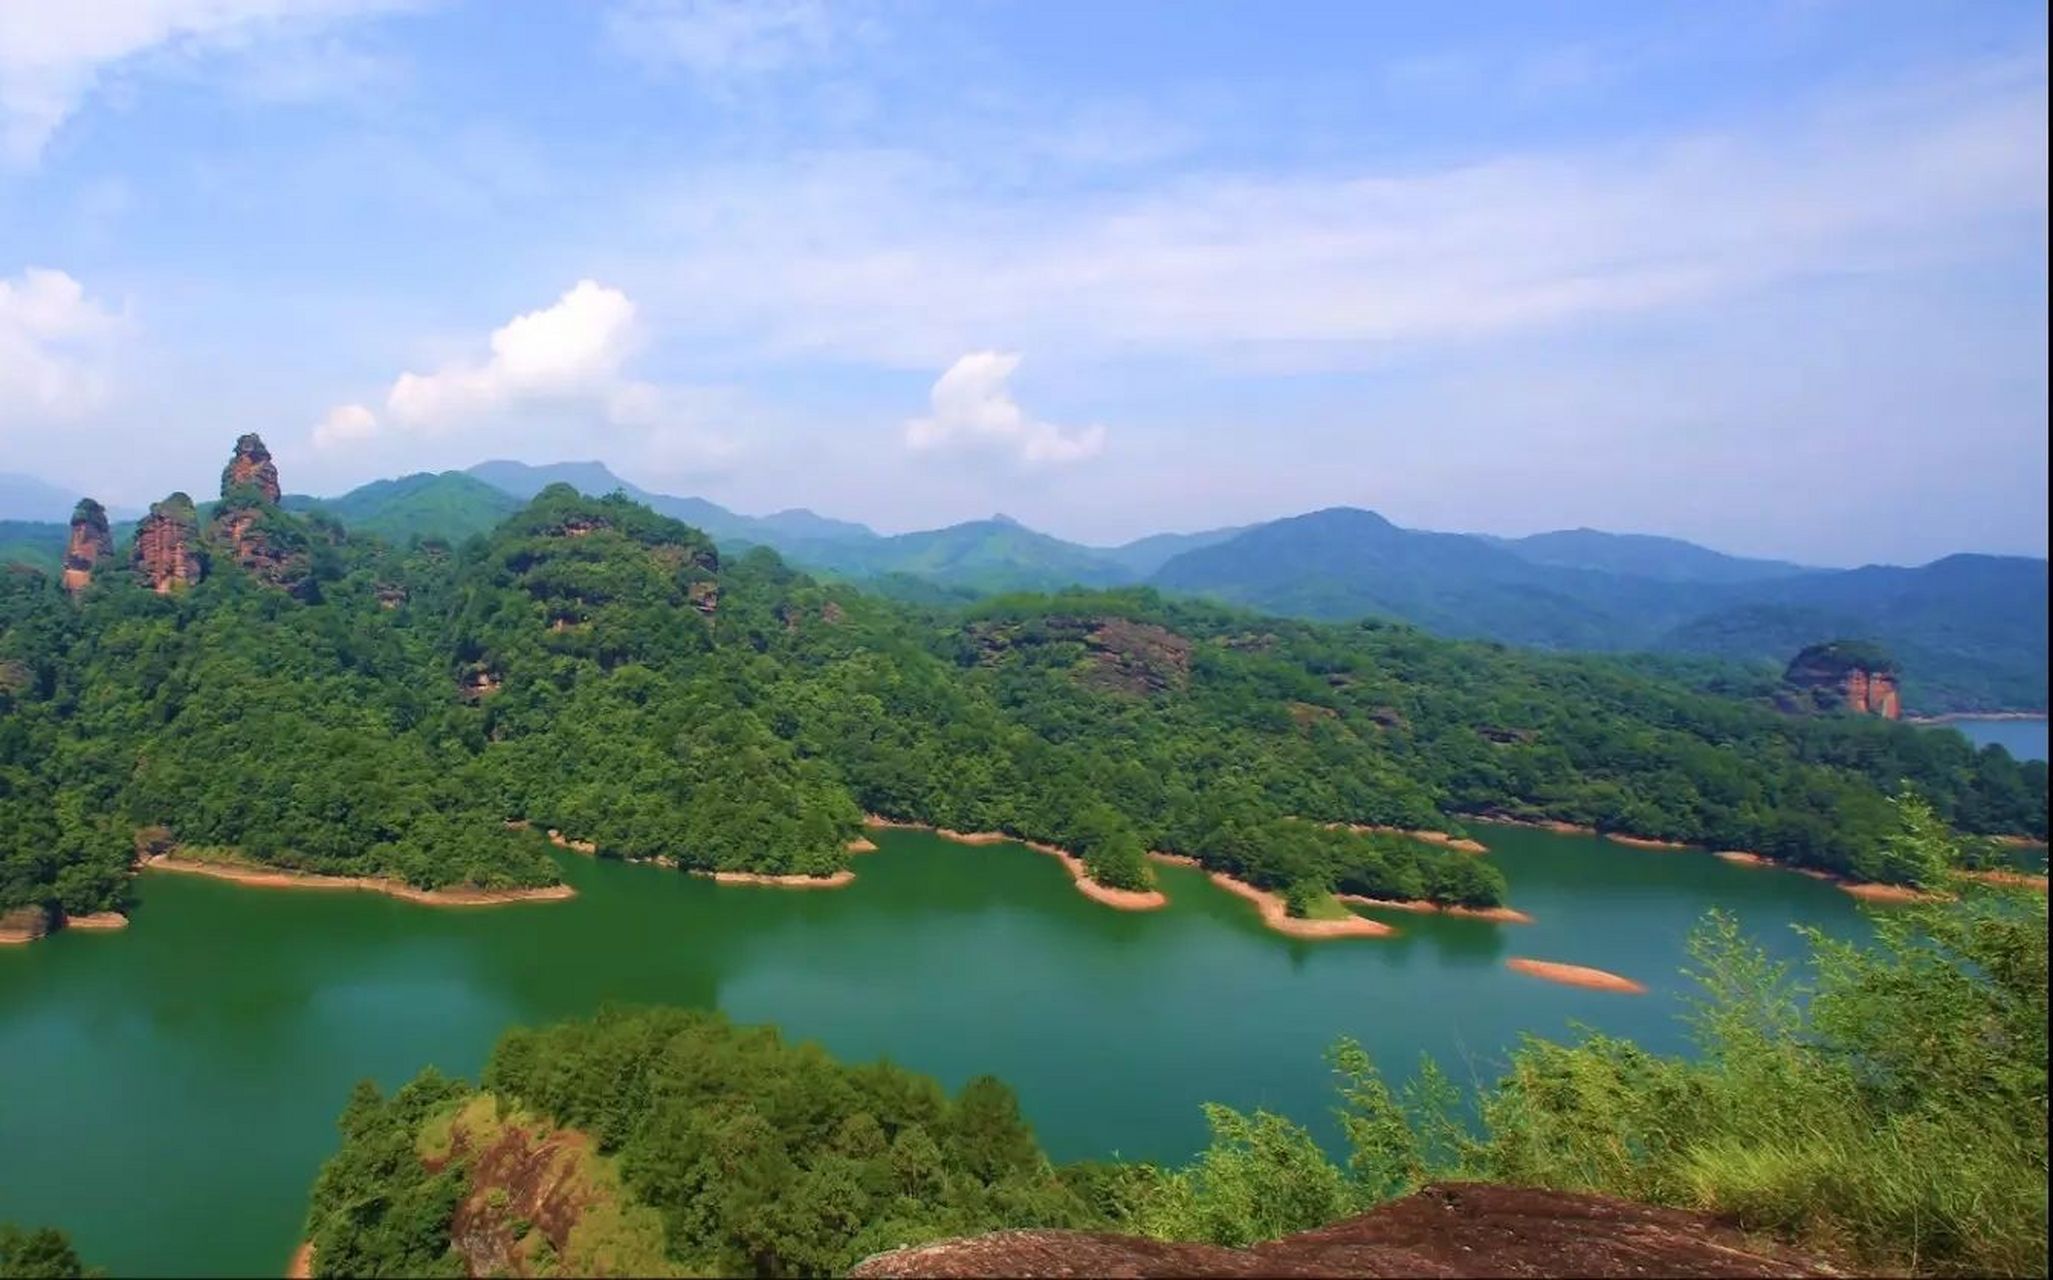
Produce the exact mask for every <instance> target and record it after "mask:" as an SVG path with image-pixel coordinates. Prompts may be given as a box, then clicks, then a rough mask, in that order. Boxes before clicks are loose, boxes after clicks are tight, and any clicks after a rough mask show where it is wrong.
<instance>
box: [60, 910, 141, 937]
mask: <svg viewBox="0 0 2053 1280" xmlns="http://www.w3.org/2000/svg"><path fill="white" fill-rule="evenodd" d="M57 927H58V928H60V929H83V930H85V931H86V932H88V933H97V932H107V931H111V930H114V929H126V928H127V927H128V917H127V916H126V915H124V914H123V913H121V912H119V911H88V912H87V913H86V914H84V915H82V916H69V915H68V916H65V917H64V920H63V923H61V924H59V925H58V926H57Z"/></svg>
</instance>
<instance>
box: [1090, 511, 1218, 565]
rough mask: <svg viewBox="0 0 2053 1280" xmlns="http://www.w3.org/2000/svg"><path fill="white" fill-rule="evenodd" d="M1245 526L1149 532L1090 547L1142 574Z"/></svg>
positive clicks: (1113, 561)
mask: <svg viewBox="0 0 2053 1280" xmlns="http://www.w3.org/2000/svg"><path fill="white" fill-rule="evenodd" d="M1247 528H1248V526H1247V525H1241V524H1237V525H1232V526H1229V527H1227V528H1224V529H1205V530H1201V531H1200V532H1197V533H1151V534H1149V535H1148V536H1147V537H1145V538H1135V539H1134V540H1133V541H1132V542H1123V543H1121V544H1120V545H1118V546H1116V547H1093V548H1091V550H1092V551H1094V552H1095V553H1096V554H1097V555H1099V556H1101V557H1103V558H1104V559H1107V560H1110V561H1111V562H1112V563H1114V564H1116V565H1118V566H1119V567H1121V568H1122V569H1125V570H1126V571H1127V572H1128V573H1131V574H1134V575H1135V576H1137V577H1143V578H1144V577H1146V576H1147V575H1149V574H1151V573H1153V572H1154V571H1155V570H1157V569H1159V568H1161V567H1162V566H1163V565H1165V564H1167V563H1168V562H1169V561H1171V560H1173V559H1175V558H1176V557H1177V556H1180V555H1182V554H1183V553H1184V552H1186V551H1196V550H1197V549H1198V548H1199V547H1209V546H1214V545H1216V544H1218V543H1221V542H1224V541H1226V540H1227V539H1228V538H1231V537H1233V536H1234V535H1235V534H1238V533H1242V532H1245V531H1246V530H1247Z"/></svg>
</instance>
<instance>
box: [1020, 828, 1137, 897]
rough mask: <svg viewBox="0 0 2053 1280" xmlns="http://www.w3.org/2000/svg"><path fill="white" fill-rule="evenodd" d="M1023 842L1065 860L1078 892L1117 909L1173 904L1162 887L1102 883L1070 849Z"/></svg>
mask: <svg viewBox="0 0 2053 1280" xmlns="http://www.w3.org/2000/svg"><path fill="white" fill-rule="evenodd" d="M1020 843H1021V844H1023V845H1025V846H1026V847H1027V848H1029V849H1032V850H1033V851H1034V852H1035V853H1045V854H1047V855H1048V856H1049V857H1051V858H1059V859H1061V860H1062V867H1063V869H1064V870H1065V871H1067V872H1069V878H1070V879H1071V880H1072V881H1074V882H1075V884H1076V889H1077V892H1078V893H1081V894H1082V895H1083V896H1084V897H1086V898H1089V899H1090V900H1091V901H1093V902H1102V903H1104V904H1105V905H1106V906H1108V907H1111V908H1113V909H1114V910H1116V911H1159V910H1161V909H1162V908H1163V907H1166V906H1168V905H1169V895H1168V894H1166V893H1163V892H1162V891H1161V890H1160V889H1115V888H1113V887H1112V886H1111V885H1109V884H1099V883H1098V882H1097V881H1096V880H1093V879H1091V869H1090V868H1089V867H1087V866H1085V865H1084V860H1083V859H1082V858H1079V857H1077V856H1076V855H1075V854H1073V853H1071V852H1070V851H1069V850H1067V849H1058V848H1056V847H1055V846H1054V845H1052V844H1042V843H1041V842H1040V841H1038V840H1022V841H1020Z"/></svg>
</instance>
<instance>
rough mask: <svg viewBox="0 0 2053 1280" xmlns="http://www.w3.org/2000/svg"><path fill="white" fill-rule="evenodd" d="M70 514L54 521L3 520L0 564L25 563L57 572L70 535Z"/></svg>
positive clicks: (68, 512) (0, 535) (1, 522)
mask: <svg viewBox="0 0 2053 1280" xmlns="http://www.w3.org/2000/svg"><path fill="white" fill-rule="evenodd" d="M70 519H71V513H70V511H68V510H67V511H66V512H65V519H64V521H63V522H61V523H60V522H58V521H55V520H0V565H7V564H25V565H30V566H32V567H34V568H37V569H41V570H44V571H45V572H48V573H55V572H56V571H57V564H58V561H60V560H62V559H63V558H64V545H65V543H66V542H68V541H69V540H70V538H71V523H70Z"/></svg>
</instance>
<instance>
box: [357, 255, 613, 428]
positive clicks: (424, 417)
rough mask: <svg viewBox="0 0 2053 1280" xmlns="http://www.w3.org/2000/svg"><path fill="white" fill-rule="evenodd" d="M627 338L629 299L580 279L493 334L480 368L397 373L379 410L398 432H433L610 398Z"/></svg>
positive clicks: (456, 366) (469, 366)
mask: <svg viewBox="0 0 2053 1280" xmlns="http://www.w3.org/2000/svg"><path fill="white" fill-rule="evenodd" d="M633 333H634V303H633V302H632V301H630V300H629V298H628V296H627V295H626V294H624V293H622V292H621V291H620V290H618V289H609V288H607V287H606V286H604V285H602V284H599V283H598V282H597V281H593V280H580V281H578V282H577V284H576V285H574V286H573V287H572V288H571V289H570V291H569V292H567V293H565V294H564V295H563V296H562V297H561V298H558V299H557V300H556V301H555V302H554V303H552V304H550V305H549V306H546V307H543V308H541V309H540V310H538V311H530V312H528V313H526V314H525V315H519V316H515V317H514V318H513V319H512V320H510V321H508V322H507V323H506V324H505V325H503V326H501V327H500V328H499V329H496V330H494V331H493V333H492V337H491V355H490V357H489V358H487V359H486V360H484V361H483V362H482V363H478V364H454V365H448V366H445V367H444V368H441V369H438V370H436V371H435V372H433V373H402V374H400V375H399V379H398V381H396V382H394V383H393V384H392V390H391V391H390V393H388V394H387V395H386V397H385V407H386V410H387V412H389V413H390V414H391V416H392V419H393V421H394V422H396V423H398V424H399V425H401V426H406V427H417V428H423V429H427V430H436V429H440V428H445V427H448V426H452V425H455V424H457V423H461V422H463V421H466V420H468V419H472V418H475V417H477V416H478V415H480V414H484V413H490V412H492V411H494V410H500V409H504V408H506V407H507V406H509V405H512V404H516V403H519V402H522V401H534V400H547V399H565V398H576V397H581V396H590V395H598V394H600V393H610V392H612V391H614V390H615V389H616V388H617V383H618V381H619V377H620V366H621V364H622V362H623V361H625V360H626V359H627V356H628V353H629V349H630V347H631V344H632V342H633Z"/></svg>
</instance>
